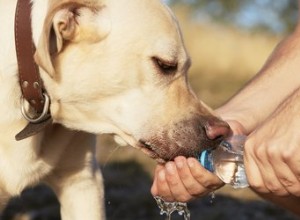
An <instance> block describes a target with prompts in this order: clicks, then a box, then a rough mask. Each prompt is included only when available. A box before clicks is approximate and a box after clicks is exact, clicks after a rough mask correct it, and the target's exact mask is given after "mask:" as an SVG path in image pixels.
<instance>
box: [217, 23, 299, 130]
mask: <svg viewBox="0 0 300 220" xmlns="http://www.w3.org/2000/svg"><path fill="white" fill-rule="evenodd" d="M299 39H300V28H299V27H298V29H296V30H295V31H294V33H293V34H291V35H290V36H289V37H287V38H286V39H285V40H283V41H282V42H281V43H280V44H279V45H278V46H277V47H276V48H275V50H274V52H273V53H272V54H271V56H270V57H269V59H268V60H267V62H266V63H265V65H264V66H263V68H262V69H261V70H260V71H259V73H258V74H257V75H256V76H255V77H254V78H253V79H252V80H251V81H250V82H249V83H248V84H247V85H246V86H245V87H244V88H243V89H242V90H241V91H240V92H238V93H237V94H236V95H235V96H234V97H233V98H231V99H230V100H229V101H228V102H227V103H226V104H224V105H223V106H222V107H220V108H219V109H218V110H217V112H218V113H219V114H220V115H221V116H222V117H223V118H224V119H226V120H230V119H233V120H238V121H239V122H240V123H242V124H243V126H244V127H245V129H246V131H247V132H248V133H249V132H251V131H252V130H253V129H254V128H255V127H256V125H257V124H259V123H260V122H261V121H263V120H264V119H265V118H266V117H267V116H268V115H270V114H271V113H272V112H273V111H274V109H275V108H276V107H277V106H278V105H279V104H280V103H281V102H282V101H283V100H284V99H285V98H286V97H287V96H289V95H290V94H291V93H292V92H293V91H294V90H296V89H297V88H298V87H299V86H300V75H299V67H300V40H299Z"/></svg>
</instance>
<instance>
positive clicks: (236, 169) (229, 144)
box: [199, 135, 249, 189]
mask: <svg viewBox="0 0 300 220" xmlns="http://www.w3.org/2000/svg"><path fill="white" fill-rule="evenodd" d="M245 139H246V137H245V136H242V135H236V136H233V137H231V138H230V139H228V140H226V141H223V142H222V143H221V144H220V146H218V147H217V148H216V149H214V150H207V151H204V152H202V154H201V155H200V156H199V161H200V163H201V164H202V165H203V166H204V167H205V168H206V169H208V170H209V171H211V172H213V173H215V174H216V175H217V176H218V177H219V178H220V179H221V180H222V181H223V182H224V183H226V184H230V185H231V186H232V187H233V188H234V189H238V188H245V187H248V186H249V184H248V181H247V176H246V173H245V166H244V161H243V150H244V146H243V144H244V142H245Z"/></svg>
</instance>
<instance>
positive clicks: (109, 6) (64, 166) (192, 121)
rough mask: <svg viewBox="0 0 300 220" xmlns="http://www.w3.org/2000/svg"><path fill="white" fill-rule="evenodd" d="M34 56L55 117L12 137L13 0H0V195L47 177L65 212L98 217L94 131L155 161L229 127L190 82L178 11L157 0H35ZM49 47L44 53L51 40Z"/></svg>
mask: <svg viewBox="0 0 300 220" xmlns="http://www.w3.org/2000/svg"><path fill="white" fill-rule="evenodd" d="M32 4H33V7H32V32H33V38H34V42H35V44H36V48H37V51H36V54H35V56H34V57H35V60H36V62H37V64H38V65H39V67H40V72H41V77H42V79H43V82H44V85H45V88H46V90H47V92H48V94H49V96H50V99H51V106H50V111H51V115H52V118H53V120H54V122H55V124H53V125H51V126H50V127H48V128H47V129H45V130H44V131H42V132H40V133H39V134H37V135H35V136H33V137H29V138H27V139H24V140H22V141H15V139H14V136H15V134H16V133H18V132H19V131H20V130H21V129H22V128H23V127H24V126H25V125H26V124H27V121H26V120H25V119H24V118H23V117H22V114H21V113H20V108H21V106H20V101H19V100H20V97H21V92H20V88H19V84H18V75H17V72H18V70H17V61H16V54H15V44H14V12H15V7H16V0H1V1H0V21H1V26H0V30H1V37H0V48H1V50H2V52H1V54H0V90H1V91H0V100H1V104H2V106H1V108H0V114H1V117H0V203H1V204H2V205H4V204H5V202H6V201H7V200H8V198H9V197H10V196H13V195H17V194H19V193H20V192H21V191H22V190H23V189H24V188H25V187H27V186H31V185H35V184H37V183H39V182H44V183H47V184H48V185H49V186H50V187H51V188H52V189H53V190H54V192H55V193H56V194H57V196H58V198H59V200H60V203H61V214H62V219H63V220H82V219H89V220H99V219H105V212H104V211H103V197H104V195H103V188H102V178H101V174H100V172H99V171H98V168H97V165H96V162H95V157H94V146H95V137H94V134H99V133H110V134H114V135H117V136H118V137H119V138H118V139H122V140H123V141H125V142H126V143H128V144H129V145H131V146H133V147H136V148H139V149H141V150H143V151H144V152H145V153H146V154H148V155H149V156H150V157H152V158H154V159H156V160H157V161H158V162H163V161H167V160H172V159H173V158H174V157H175V156H177V155H185V156H196V155H197V154H198V153H199V152H200V151H201V150H203V148H205V147H213V146H214V145H216V144H217V143H219V142H220V140H221V139H222V137H223V136H226V135H227V134H228V132H229V128H228V126H227V124H225V123H224V122H222V121H221V120H219V119H218V118H217V117H215V116H213V113H212V111H211V110H210V109H209V108H208V107H207V106H205V105H204V104H203V103H201V102H200V101H199V100H198V99H197V98H196V97H195V95H194V93H193V92H192V91H191V88H190V87H189V84H188V81H187V71H188V68H189V66H190V59H189V56H188V54H187V52H186V49H185V47H184V44H183V40H182V37H181V34H180V29H179V27H178V24H177V21H176V19H175V17H174V15H173V14H172V13H171V11H170V10H169V9H168V8H167V7H166V6H165V5H164V4H163V3H161V2H160V1H159V0H33V1H32ZM53 46H54V47H55V49H56V52H55V53H54V54H53V53H50V48H53Z"/></svg>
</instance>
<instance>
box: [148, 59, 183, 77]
mask: <svg viewBox="0 0 300 220" xmlns="http://www.w3.org/2000/svg"><path fill="white" fill-rule="evenodd" d="M152 60H153V62H154V64H155V66H156V67H157V68H158V69H159V70H160V72H162V73H164V74H168V75H169V74H173V73H174V72H176V70H177V66H178V63H177V62H176V63H175V62H169V61H166V60H163V59H161V58H158V57H153V58H152Z"/></svg>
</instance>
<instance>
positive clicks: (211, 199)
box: [209, 191, 216, 204]
mask: <svg viewBox="0 0 300 220" xmlns="http://www.w3.org/2000/svg"><path fill="white" fill-rule="evenodd" d="M215 199H216V193H215V192H214V191H213V192H211V194H210V201H209V202H210V204H213V203H214V201H215Z"/></svg>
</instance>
